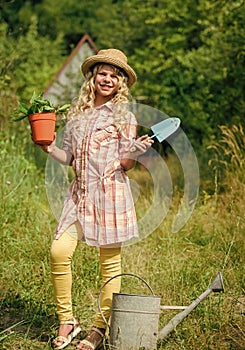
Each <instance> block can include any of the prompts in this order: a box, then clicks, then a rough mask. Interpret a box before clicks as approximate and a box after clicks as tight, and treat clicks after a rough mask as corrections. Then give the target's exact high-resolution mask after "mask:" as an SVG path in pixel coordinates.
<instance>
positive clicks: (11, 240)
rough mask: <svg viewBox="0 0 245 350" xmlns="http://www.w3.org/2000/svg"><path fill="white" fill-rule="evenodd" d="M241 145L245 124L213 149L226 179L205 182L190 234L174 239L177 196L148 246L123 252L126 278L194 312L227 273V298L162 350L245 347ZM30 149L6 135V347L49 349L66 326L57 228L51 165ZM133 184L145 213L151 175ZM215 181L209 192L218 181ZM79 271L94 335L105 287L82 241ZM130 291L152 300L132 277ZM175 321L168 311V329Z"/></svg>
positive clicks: (83, 314)
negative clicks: (59, 300)
mask: <svg viewBox="0 0 245 350" xmlns="http://www.w3.org/2000/svg"><path fill="white" fill-rule="evenodd" d="M238 139H239V140H240V141H239V142H241V140H244V134H243V130H242V128H241V127H240V126H238V127H235V126H234V127H233V128H232V129H231V130H229V129H228V128H226V127H224V128H223V129H222V137H221V140H220V141H219V142H217V144H216V145H214V147H215V149H216V151H217V153H216V154H217V157H216V162H215V163H214V162H211V163H210V166H215V167H216V168H215V170H216V169H217V168H218V169H219V174H222V177H218V178H217V181H218V187H215V178H214V179H212V180H213V188H214V189H215V188H216V192H215V191H214V194H209V193H208V192H207V191H205V181H204V183H203V184H202V188H203V190H202V193H200V196H199V199H198V203H197V205H196V208H195V210H194V213H193V215H192V217H191V218H190V220H189V221H188V223H187V224H186V225H185V226H184V228H182V230H181V231H179V232H178V233H175V234H173V233H171V224H172V221H173V218H174V216H175V214H176V208H177V206H178V205H179V197H181V195H179V196H178V193H177V194H176V198H174V200H173V204H172V206H171V208H170V211H169V212H168V215H167V217H166V219H165V220H164V222H163V223H162V224H161V226H160V227H159V228H158V229H156V230H155V231H154V232H153V233H152V234H151V235H150V236H149V237H148V238H146V239H145V240H144V241H142V242H140V243H138V244H136V245H133V246H130V247H126V248H124V249H123V271H124V272H131V273H135V274H137V275H139V276H141V277H143V278H145V279H146V280H147V281H148V282H149V284H150V285H151V287H152V288H153V290H154V291H155V294H156V295H159V296H161V304H162V305H189V304H190V303H191V302H192V301H193V300H195V299H196V298H197V297H198V296H199V295H200V294H201V293H202V292H203V291H204V290H206V289H207V288H208V287H209V285H210V284H211V282H212V280H213V278H214V277H215V275H216V274H217V272H218V271H221V272H222V274H223V278H224V285H225V293H221V294H215V293H212V294H211V295H210V296H209V297H208V298H207V299H206V300H205V301H204V302H202V303H201V304H199V306H198V307H197V308H196V309H195V310H194V311H193V312H192V313H191V314H190V315H189V316H188V317H187V318H186V319H184V321H183V322H182V323H181V324H180V325H179V326H178V327H177V328H176V330H175V331H174V332H172V333H171V334H170V335H169V336H168V337H167V338H166V339H164V340H162V341H159V344H158V349H168V350H171V349H186V350H191V349H193V350H194V349H195V350H196V349H213V350H217V349H238V350H239V349H244V348H245V330H244V310H245V295H244V290H245V277H244V276H245V274H244V260H245V257H244V251H245V250H244V248H245V247H244V233H245V223H244V197H245V186H244V148H242V144H241V143H238V144H237V142H236V141H235V140H238ZM26 147H29V144H28V143H27V145H24V147H23V145H22V144H21V143H20V142H19V141H18V139H17V138H16V137H9V136H8V135H2V137H1V141H0V154H1V163H2V164H1V184H2V186H1V189H0V196H1V201H0V219H1V228H2V232H1V287H0V305H1V321H0V347H1V348H2V349H49V348H50V342H51V339H52V337H53V336H54V335H55V334H56V329H57V324H58V322H57V319H56V315H55V304H54V300H53V292H52V286H51V283H50V267H49V246H50V243H51V240H52V235H53V231H54V227H55V225H56V222H55V219H54V218H53V216H52V214H51V212H50V209H49V206H48V202H47V199H46V194H45V183H44V168H42V167H41V168H40V167H38V166H37V165H38V163H39V162H38V160H37V158H38V159H39V157H41V155H40V154H39V153H38V152H39V151H36V153H34V152H33V153H32V156H31V157H29V159H27V157H26V151H25V149H26ZM35 154H36V156H35ZM42 157H43V155H42ZM237 159H239V160H238V161H237ZM172 160H173V159H169V161H168V162H169V164H170V165H171V164H172V163H173V162H172ZM217 161H218V162H217ZM171 166H172V165H171ZM132 177H134V178H139V177H140V178H141V183H142V187H141V197H140V201H141V203H142V206H141V207H143V206H144V205H145V203H148V200H149V191H148V188H147V183H148V182H147V181H148V180H147V179H148V174H144V172H143V171H142V170H139V169H136V170H135V171H134V174H132ZM204 180H206V179H204ZM208 183H209V186H210V179H208ZM175 193H176V192H175ZM138 206H139V207H140V203H139V204H138ZM73 271H74V274H73V286H74V287H73V298H74V304H75V305H74V313H75V315H76V316H77V317H78V318H79V320H80V322H81V325H82V327H83V328H84V329H87V328H89V326H90V325H91V323H92V321H93V318H94V315H95V313H96V311H97V295H98V292H99V288H100V270H99V265H98V258H97V250H96V249H94V248H90V247H87V246H85V245H84V244H81V245H80V249H77V251H76V253H75V256H74V261H73ZM122 291H123V292H129V293H137V294H141V293H142V294H146V293H148V291H147V289H146V287H145V286H144V285H142V284H141V283H136V281H133V280H132V279H131V278H123V285H122ZM175 314H176V311H164V312H162V313H161V315H160V320H159V328H162V327H163V326H164V325H165V324H166V323H167V322H168V321H169V320H170V319H171V318H172V317H173V316H174V315H175ZM11 327H12V328H11ZM72 348H74V347H73V346H72V345H71V346H69V347H68V348H67V349H72Z"/></svg>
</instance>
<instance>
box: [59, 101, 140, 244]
mask: <svg viewBox="0 0 245 350" xmlns="http://www.w3.org/2000/svg"><path fill="white" fill-rule="evenodd" d="M126 116H127V126H126V128H125V130H123V131H120V128H119V127H118V125H116V124H115V115H114V113H113V104H111V103H106V104H104V105H102V106H100V107H97V108H94V109H93V110H90V111H88V112H85V113H84V114H83V115H79V116H76V117H74V118H73V119H72V120H70V121H69V122H68V123H67V125H66V130H65V134H64V139H63V146H62V148H63V150H65V151H66V152H69V154H72V156H73V163H72V166H73V169H74V172H75V178H74V180H73V182H72V183H71V185H70V187H69V189H68V193H67V195H66V198H65V202H64V206H63V210H62V213H61V217H60V220H59V223H58V226H57V230H56V234H55V238H56V239H57V238H58V237H59V236H60V235H61V234H62V233H63V232H64V231H65V230H66V229H67V228H68V227H69V226H70V225H72V224H74V223H75V222H79V223H80V225H81V227H82V231H83V240H84V241H86V243H87V244H88V245H91V246H105V245H108V244H110V245H111V244H113V245H115V244H119V243H121V242H124V241H127V240H129V239H131V238H134V237H138V227H137V219H136V214H135V208H134V202H133V197H132V193H131V189H130V183H129V179H128V177H127V175H126V174H125V171H124V169H123V168H122V167H121V165H120V159H122V158H123V157H124V156H126V154H127V153H128V152H129V150H130V148H132V144H134V142H135V137H136V127H137V122H136V119H135V116H134V115H133V114H132V113H131V112H127V115H126Z"/></svg>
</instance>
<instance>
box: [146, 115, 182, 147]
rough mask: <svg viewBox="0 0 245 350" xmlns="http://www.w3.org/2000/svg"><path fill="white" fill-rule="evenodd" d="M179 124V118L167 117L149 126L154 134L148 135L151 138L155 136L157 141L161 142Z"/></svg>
mask: <svg viewBox="0 0 245 350" xmlns="http://www.w3.org/2000/svg"><path fill="white" fill-rule="evenodd" d="M179 126H180V119H179V118H167V119H165V120H163V121H162V122H160V123H157V124H155V125H153V126H152V127H151V130H152V131H153V133H154V135H152V136H150V138H151V139H152V138H153V137H156V138H157V140H158V141H159V142H162V141H163V140H165V139H166V138H167V137H169V136H170V135H172V134H173V133H174V132H175V131H176V130H177V129H178V127H179Z"/></svg>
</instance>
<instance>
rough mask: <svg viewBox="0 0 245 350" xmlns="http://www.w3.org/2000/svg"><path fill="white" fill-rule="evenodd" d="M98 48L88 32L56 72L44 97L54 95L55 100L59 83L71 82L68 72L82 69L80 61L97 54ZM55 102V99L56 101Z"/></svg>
mask: <svg viewBox="0 0 245 350" xmlns="http://www.w3.org/2000/svg"><path fill="white" fill-rule="evenodd" d="M97 52H98V49H97V47H96V45H95V44H94V42H93V40H92V39H91V37H90V36H89V35H88V34H85V35H84V36H83V37H82V38H81V40H80V41H79V42H78V44H77V45H76V47H75V48H74V49H73V50H72V52H71V53H70V55H69V56H68V57H67V59H66V60H65V62H64V63H63V65H62V66H61V67H60V69H59V70H58V72H57V73H56V74H55V76H54V78H53V79H52V80H51V82H50V84H49V85H48V86H47V87H46V88H45V90H44V97H45V98H48V97H50V96H52V98H53V99H54V100H56V98H55V97H54V95H55V92H56V91H57V93H59V92H58V90H59V87H58V84H61V85H62V84H63V85H66V84H67V83H69V78H68V77H66V73H67V72H72V73H75V72H77V71H79V70H80V66H79V65H80V63H82V60H84V59H85V58H86V57H87V56H89V55H91V54H96V53H97ZM54 102H55V101H54Z"/></svg>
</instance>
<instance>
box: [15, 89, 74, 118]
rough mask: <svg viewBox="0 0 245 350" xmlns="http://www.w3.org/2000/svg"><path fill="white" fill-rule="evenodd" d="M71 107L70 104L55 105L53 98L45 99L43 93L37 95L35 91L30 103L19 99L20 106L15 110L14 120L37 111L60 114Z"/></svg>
mask: <svg viewBox="0 0 245 350" xmlns="http://www.w3.org/2000/svg"><path fill="white" fill-rule="evenodd" d="M69 108H70V104H64V105H62V106H54V105H53V103H52V101H51V100H48V99H44V98H43V97H42V95H37V94H36V93H35V92H34V93H33V95H32V98H31V99H30V104H26V103H24V102H21V101H19V107H18V108H16V109H15V110H14V112H13V115H14V117H15V118H14V121H20V120H22V119H24V118H27V117H28V116H29V115H32V114H35V113H55V114H56V115H60V114H63V113H66V112H67V111H68V109H69Z"/></svg>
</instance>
